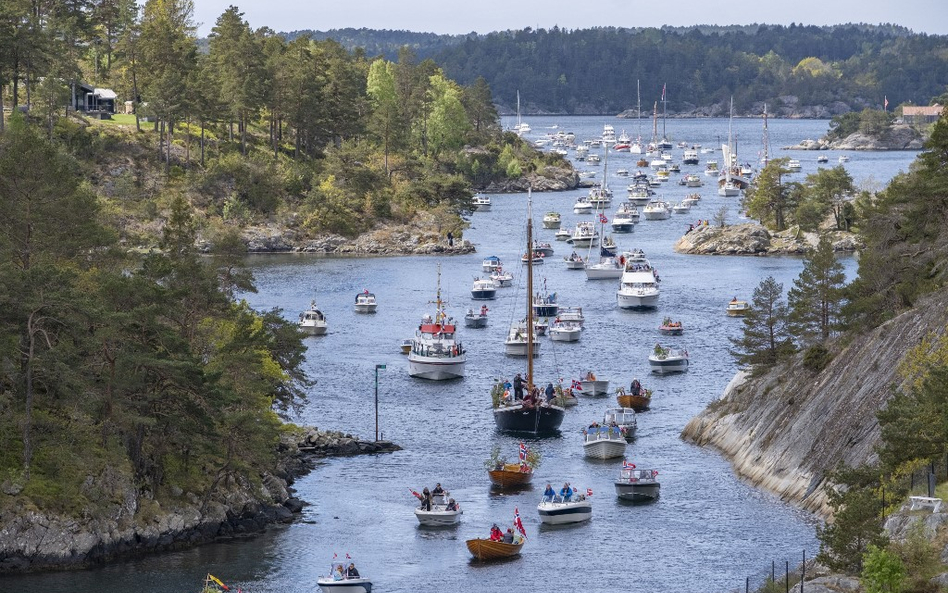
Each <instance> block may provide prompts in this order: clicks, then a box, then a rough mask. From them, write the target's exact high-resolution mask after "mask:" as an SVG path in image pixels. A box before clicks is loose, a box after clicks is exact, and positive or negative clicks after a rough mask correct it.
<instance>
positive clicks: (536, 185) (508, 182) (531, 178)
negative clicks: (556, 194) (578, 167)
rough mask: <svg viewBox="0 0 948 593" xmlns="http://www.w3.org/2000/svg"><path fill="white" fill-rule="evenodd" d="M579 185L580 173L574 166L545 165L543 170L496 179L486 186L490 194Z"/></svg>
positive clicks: (537, 190) (548, 189) (549, 189)
mask: <svg viewBox="0 0 948 593" xmlns="http://www.w3.org/2000/svg"><path fill="white" fill-rule="evenodd" d="M577 187H579V174H578V173H577V172H576V171H575V170H574V169H573V168H572V167H552V166H550V167H544V168H543V170H542V171H539V172H537V173H530V174H528V175H524V176H523V177H519V178H517V179H505V180H503V181H495V182H493V183H491V184H490V185H488V186H487V187H485V188H484V190H483V191H484V192H485V193H488V194H510V193H523V192H526V191H527V190H528V189H532V190H533V191H535V192H547V191H566V190H570V189H576V188H577Z"/></svg>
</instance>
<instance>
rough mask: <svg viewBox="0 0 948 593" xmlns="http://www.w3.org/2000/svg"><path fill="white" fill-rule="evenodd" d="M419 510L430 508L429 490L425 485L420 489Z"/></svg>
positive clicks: (428, 509)
mask: <svg viewBox="0 0 948 593" xmlns="http://www.w3.org/2000/svg"><path fill="white" fill-rule="evenodd" d="M421 510H423V511H430V510H431V491H429V490H428V487H427V486H426V487H425V489H424V490H422V491H421Z"/></svg>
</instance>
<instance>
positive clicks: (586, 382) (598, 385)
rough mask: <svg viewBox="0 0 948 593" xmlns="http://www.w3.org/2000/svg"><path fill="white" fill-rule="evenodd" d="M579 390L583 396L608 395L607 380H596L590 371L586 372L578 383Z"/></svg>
mask: <svg viewBox="0 0 948 593" xmlns="http://www.w3.org/2000/svg"><path fill="white" fill-rule="evenodd" d="M579 390H580V391H582V392H583V395H593V396H595V395H608V394H609V379H598V378H596V376H595V375H594V374H593V373H592V371H590V372H587V373H586V376H585V377H583V379H582V381H579Z"/></svg>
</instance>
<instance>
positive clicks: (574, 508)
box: [537, 492, 592, 525]
mask: <svg viewBox="0 0 948 593" xmlns="http://www.w3.org/2000/svg"><path fill="white" fill-rule="evenodd" d="M537 512H538V513H539V514H540V523H546V524H547V525H566V524H568V523H581V522H583V521H589V520H590V519H592V503H591V502H590V500H589V498H588V497H587V496H586V495H585V494H581V493H578V492H577V493H574V494H573V495H571V496H569V497H568V498H564V497H563V496H560V495H559V494H554V495H552V496H544V497H543V499H542V500H541V501H540V504H538V505H537Z"/></svg>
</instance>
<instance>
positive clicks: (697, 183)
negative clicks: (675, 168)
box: [684, 173, 704, 187]
mask: <svg viewBox="0 0 948 593" xmlns="http://www.w3.org/2000/svg"><path fill="white" fill-rule="evenodd" d="M684 182H685V186H687V187H701V186H702V185H704V182H703V181H701V178H700V177H698V176H697V175H695V174H694V173H689V174H687V175H685V177H684Z"/></svg>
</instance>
